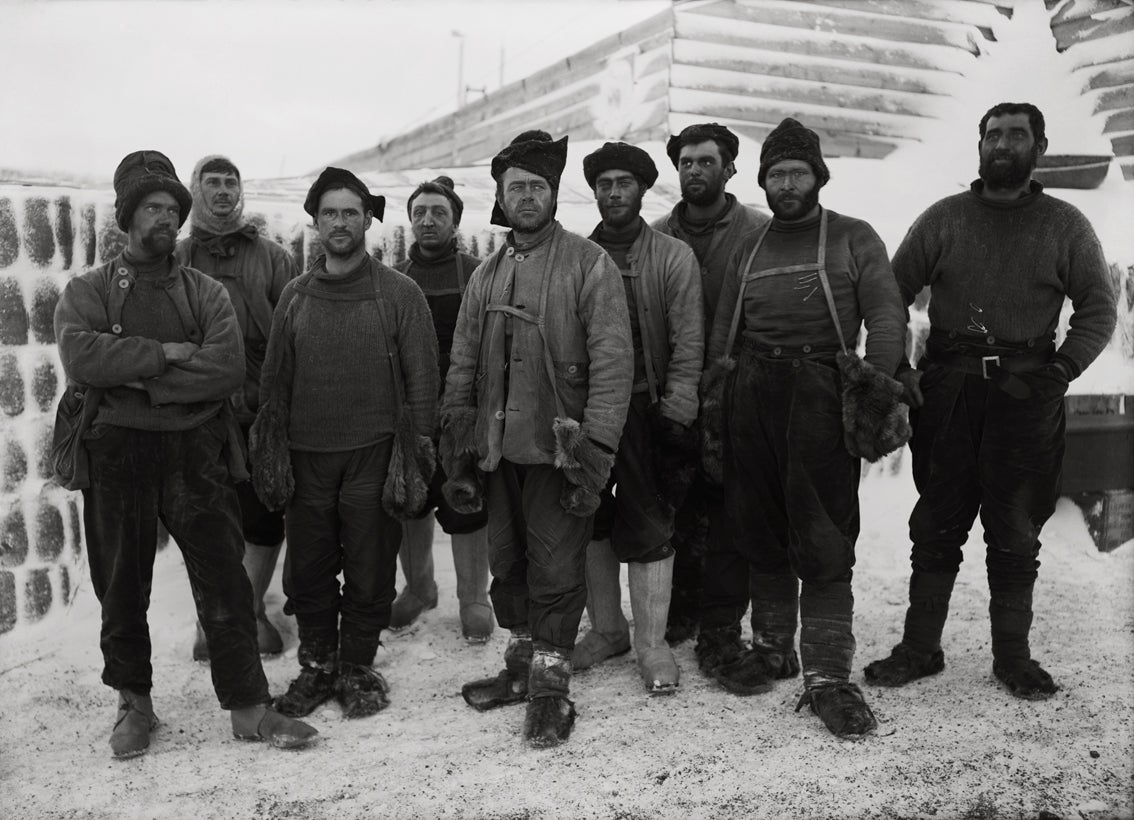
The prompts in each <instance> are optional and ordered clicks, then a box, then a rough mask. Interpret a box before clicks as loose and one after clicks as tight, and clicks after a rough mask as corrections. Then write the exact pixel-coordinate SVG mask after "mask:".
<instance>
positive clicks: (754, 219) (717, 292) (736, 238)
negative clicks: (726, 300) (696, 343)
mask: <svg viewBox="0 0 1134 820" xmlns="http://www.w3.org/2000/svg"><path fill="white" fill-rule="evenodd" d="M725 199H726V200H727V201H728V203H729V206H728V209H727V210H726V212H725V213H724V215H723V216H722V217H721V218H720V219H718V220H717V221H716V222H714V223H713V228H712V232H713V233H712V239H711V240H710V241H709V248H708V251H707V252H706V253H705V254H704V256H698V257H697V263H698V264H699V265H700V266H701V294H702V296H703V301H704V321H705V335H706V336H708V329H709V328H711V327H712V326H713V315H714V314H715V313H716V310H717V302H718V301H719V300H720V296H721V282H722V281H723V280H724V274H725V268H726V267H728V261H729V259H730V258H731V257H732V252H733V251H734V250H735V249H736V246H737V244H738V243H739V242H740V241H741V240H742V239H744V237H746V236H748V234H750V233H752V231H755V230H757V229H758V228H762V227H764V225H766V224H767V222H768V219H769V217H768V216H767V214H762V213H760V212H759V211H757V210H756V209H755V208H749V207H748V206H747V205H742V204H740V203H739V202H737V200H736V197H734V196H733V195H732V194H727V193H726V194H725ZM685 207H686V206H685V203H684V202H678V203H677V204H676V205H674V206H673V210H672V211H670V213H669V214H667V215H666V216H664V217H662V218H661V219H658V220H657V221H655V222H654V223H653V225H651V227H652V228H655V229H656V230H658V231H661V232H662V233H664V234H667V235H669V236H673V237H676V238H677V239H680V240H682V241H683V242H686V243H688V244H689V245H690V247H694V243H693V239H692V237H691V236H690V235H689V233H688V232H687V231H686V230H685V228H684V227H682V224H681V216H680V215H681V214H682V213H683V212H684V208H685Z"/></svg>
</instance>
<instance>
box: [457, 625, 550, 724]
mask: <svg viewBox="0 0 1134 820" xmlns="http://www.w3.org/2000/svg"><path fill="white" fill-rule="evenodd" d="M531 666H532V636H531V633H530V632H528V631H527V630H526V629H523V630H521V629H513V630H512V637H511V638H510V639H509V641H508V647H507V648H506V649H505V650H504V669H503V670H501V671H500V673H499V674H497V675H495V676H493V677H491V678H481V679H480V680H475V681H472V682H471V683H466V684H465V685H464V686H462V687H461V697H463V698H464V699H465V703H467V704H468V705H469V706H471V707H472V708H474V709H476V710H477V711H478V712H487V711H488V710H489V709H495V708H497V707H498V706H508V705H509V704H512V703H520V702H521V701H523V700H525V699H526V698H527V696H528V679H529V677H530V675H531Z"/></svg>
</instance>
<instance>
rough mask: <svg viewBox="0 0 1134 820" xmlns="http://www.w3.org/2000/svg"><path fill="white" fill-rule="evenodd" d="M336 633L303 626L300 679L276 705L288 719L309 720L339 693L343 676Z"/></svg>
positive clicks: (277, 709)
mask: <svg viewBox="0 0 1134 820" xmlns="http://www.w3.org/2000/svg"><path fill="white" fill-rule="evenodd" d="M337 643H338V635H337V631H336V630H332V629H307V628H305V627H304V626H302V625H300V627H299V666H300V670H299V677H297V678H296V679H295V680H293V681H292V682H291V685H290V686H289V687H288V689H287V692H286V693H284V694H282V695H280V696H279V697H277V698H276V699H275V701H274V702H273V704H272V708H274V709H275V710H276V711H277V712H279V713H280V714H282V715H286V716H288V717H306V716H307V715H309V714H311V713H312V712H314V711H315V710H316V709H317V708H318V707H319V706H320V705H321V704H322V703H325V702H326V701H328V700H330V699H331V698H332V697H334V694H335V681H336V680H337V679H338V676H339V654H338V651H337V649H335V648H332V647H335V645H336V644H337Z"/></svg>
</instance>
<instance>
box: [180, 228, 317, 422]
mask: <svg viewBox="0 0 1134 820" xmlns="http://www.w3.org/2000/svg"><path fill="white" fill-rule="evenodd" d="M174 256H175V257H176V258H177V261H178V262H180V263H181V264H182V265H187V266H189V267H192V268H196V269H197V270H199V271H201V272H202V273H206V274H208V275H209V276H211V277H213V278H214V279H216V280H217V281H218V282H220V283H221V284H222V285H224V287H225V290H227V291H228V296H229V299H231V300H232V306H233V308H234V309H235V310H236V318H237V320H238V321H239V322H240V329H241V332H242V333H243V336H244V388H243V390H240V391H237V393H236V394H235V395H234V396H233V398H234V405H235V410H236V417H237V419H238V420H239V421H242V422H251V421H252V420H253V419H255V418H256V409H257V408H258V407H259V406H260V373H261V371H262V369H263V366H264V355H265V353H266V352H267V349H268V335H269V334H270V333H271V330H272V313H273V312H274V311H275V309H276V305H277V304H278V303H279V301H280V296H281V294H283V289H284V285H286V284H287V283H288V282H290V281H291V280H292V279H294V278H295V276H296V268H295V262H294V261H292V258H291V254H289V253H288V252H287V251H286V250H284V249H283V248H282V247H281V246H280V245H279V244H277V243H276V242H273V241H272V240H270V239H268V238H266V237H263V236H259V235H253V234H252V233H251V232H249V233H245V232H243V231H237V232H235V233H231V234H226V235H224V236H220V237H215V236H212V235H210V234H203V233H201V232H200V231H198V230H196V229H195V230H194V231H193V233H192V234H191V235H190V236H188V237H186V238H185V239H182V240H181V241H180V242H178V243H177V248H176V249H175V250H174Z"/></svg>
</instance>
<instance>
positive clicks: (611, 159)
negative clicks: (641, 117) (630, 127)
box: [583, 142, 658, 190]
mask: <svg viewBox="0 0 1134 820" xmlns="http://www.w3.org/2000/svg"><path fill="white" fill-rule="evenodd" d="M603 171H629V172H630V173H631V174H633V175H634V176H636V177H637V178H638V179H639V180H641V182H642V185H643V186H644V187H645V188H646V189H649V188H652V187H653V185H654V183H655V182H657V180H658V166H656V165H654V161H653V159H651V158H650V155H649V154H647V153H646V152H645V151H643V150H642V149H641V148H639V147H638V146H636V145H628V144H627V143H625V142H608V143H605V144H604V145H603V146H602V148H599V149H598V150H597V151H594V152H592V153H590V154H587V155H586V156H585V157H583V177H584V178H585V179H586V180H587V184H588V185H590V186H591V190H594V187H595V181H596V180H597V179H598V175H599V174H601V173H602V172H603Z"/></svg>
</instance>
